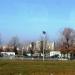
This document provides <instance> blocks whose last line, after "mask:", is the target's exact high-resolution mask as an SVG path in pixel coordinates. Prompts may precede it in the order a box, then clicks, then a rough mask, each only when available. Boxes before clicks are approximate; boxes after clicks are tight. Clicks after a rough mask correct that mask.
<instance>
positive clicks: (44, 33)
mask: <svg viewBox="0 0 75 75" xmlns="http://www.w3.org/2000/svg"><path fill="white" fill-rule="evenodd" d="M42 33H43V35H44V37H43V61H44V60H45V57H44V52H45V51H44V50H45V46H44V45H45V44H44V43H45V38H46V32H45V31H43V32H42Z"/></svg>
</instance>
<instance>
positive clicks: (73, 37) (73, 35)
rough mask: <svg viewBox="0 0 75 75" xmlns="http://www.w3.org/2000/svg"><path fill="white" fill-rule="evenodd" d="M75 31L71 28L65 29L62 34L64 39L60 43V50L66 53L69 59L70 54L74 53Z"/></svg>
mask: <svg viewBox="0 0 75 75" xmlns="http://www.w3.org/2000/svg"><path fill="white" fill-rule="evenodd" d="M74 43H75V31H74V30H73V29H71V28H65V29H64V30H63V32H62V37H61V40H60V42H59V50H60V51H61V52H62V53H66V54H67V57H68V53H69V52H74V51H75V48H74Z"/></svg>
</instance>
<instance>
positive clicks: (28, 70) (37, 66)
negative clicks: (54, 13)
mask: <svg viewBox="0 0 75 75" xmlns="http://www.w3.org/2000/svg"><path fill="white" fill-rule="evenodd" d="M0 75H75V61H44V62H43V61H22V60H0Z"/></svg>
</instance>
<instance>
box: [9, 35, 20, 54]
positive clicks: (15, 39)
mask: <svg viewBox="0 0 75 75" xmlns="http://www.w3.org/2000/svg"><path fill="white" fill-rule="evenodd" d="M9 45H11V46H13V51H14V52H15V54H18V52H17V47H18V46H19V45H20V42H19V39H18V37H17V36H15V37H12V39H11V40H10V41H9Z"/></svg>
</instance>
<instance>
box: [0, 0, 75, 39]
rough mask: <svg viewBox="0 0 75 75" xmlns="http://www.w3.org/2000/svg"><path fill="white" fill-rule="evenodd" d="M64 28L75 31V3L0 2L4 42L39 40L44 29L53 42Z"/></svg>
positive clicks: (72, 0)
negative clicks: (14, 39)
mask: <svg viewBox="0 0 75 75" xmlns="http://www.w3.org/2000/svg"><path fill="white" fill-rule="evenodd" d="M64 27H71V28H74V29H75V0H0V33H1V35H2V37H4V38H5V39H8V38H10V37H12V36H15V35H17V36H19V37H20V38H21V39H27V40H30V39H38V38H39V37H40V35H41V33H42V31H43V30H45V31H46V32H47V34H48V36H49V38H51V39H55V38H57V36H58V33H59V32H60V31H61V30H62V29H63V28H64Z"/></svg>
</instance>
